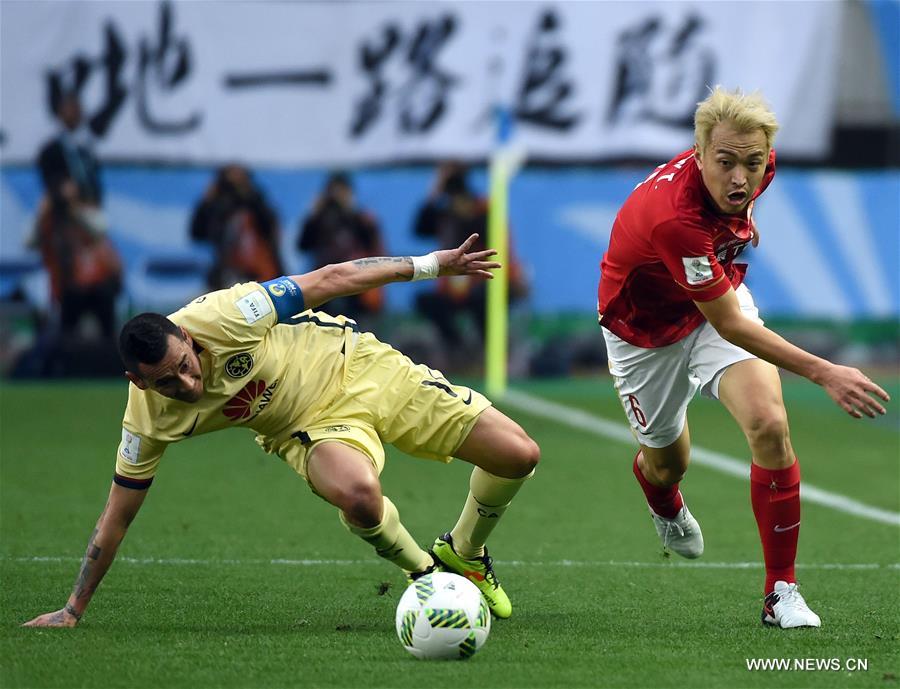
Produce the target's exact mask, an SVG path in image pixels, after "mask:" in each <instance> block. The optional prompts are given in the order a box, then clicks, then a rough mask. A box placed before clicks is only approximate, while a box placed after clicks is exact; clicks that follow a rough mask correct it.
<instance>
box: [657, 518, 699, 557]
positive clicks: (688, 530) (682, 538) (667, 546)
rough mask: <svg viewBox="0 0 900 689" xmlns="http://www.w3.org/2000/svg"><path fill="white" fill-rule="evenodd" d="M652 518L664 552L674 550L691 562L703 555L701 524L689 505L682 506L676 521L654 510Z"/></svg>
mask: <svg viewBox="0 0 900 689" xmlns="http://www.w3.org/2000/svg"><path fill="white" fill-rule="evenodd" d="M650 516H651V517H652V518H653V525H654V526H655V527H656V533H658V534H659V539H660V540H661V541H662V546H663V550H664V551H666V552H668V551H669V550H674V551H675V552H676V553H678V554H679V555H681V557H686V558H688V559H690V560H693V559H694V558H697V557H700V556H701V555H703V534H702V533H701V531H700V524H698V523H697V520H696V519H694V516H693V515H692V514H691V512H690V510H688V508H687V505H682V507H681V510H679V512H678V514H677V515H675V518H674V519H666V518H665V517H660V516H659V515H658V514H656V512H654V511H653V509H652V508H651V510H650Z"/></svg>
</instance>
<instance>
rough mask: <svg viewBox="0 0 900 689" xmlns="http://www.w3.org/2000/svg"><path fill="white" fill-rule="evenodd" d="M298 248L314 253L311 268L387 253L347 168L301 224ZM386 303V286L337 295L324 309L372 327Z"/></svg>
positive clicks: (334, 177)
mask: <svg viewBox="0 0 900 689" xmlns="http://www.w3.org/2000/svg"><path fill="white" fill-rule="evenodd" d="M297 250H298V251H300V252H307V253H309V254H311V257H312V265H311V266H310V269H311V270H314V269H316V268H321V267H323V266H327V265H329V264H335V263H343V262H344V261H353V260H356V259H358V258H364V257H366V256H379V255H382V254H384V253H385V250H384V242H383V241H382V238H381V229H380V228H379V226H378V221H377V220H376V219H375V216H373V215H372V214H371V213H368V212H366V211H364V210H363V209H361V208H360V207H359V206H358V205H357V203H356V197H355V194H354V191H353V183H352V181H351V180H350V176H349V175H348V174H347V173H346V172H334V173H332V174H331V175H330V176H329V177H328V180H327V181H326V182H325V187H324V188H323V189H322V192H321V193H320V194H319V196H318V197H317V198H316V200H315V202H314V203H313V208H312V210H311V211H310V213H309V215H307V216H306V217H305V218H304V219H303V222H302V225H301V226H300V233H299V235H298V237H297ZM383 307H384V289H383V288H381V287H379V288H376V289H370V290H368V291H366V292H363V293H361V294H354V295H350V296H346V297H341V298H339V299H335V300H333V301H331V302H330V303H328V304H326V305H325V306H324V308H323V310H325V311H327V312H328V313H330V314H332V315H337V314H343V315H345V316H349V317H350V318H353V319H354V320H356V322H357V323H360V324H361V326H362V327H363V329H364V330H371V329H373V326H374V320H375V318H376V317H377V315H378V314H379V313H381V311H382V308H383Z"/></svg>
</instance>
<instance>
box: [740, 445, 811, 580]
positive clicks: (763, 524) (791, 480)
mask: <svg viewBox="0 0 900 689" xmlns="http://www.w3.org/2000/svg"><path fill="white" fill-rule="evenodd" d="M750 502H751V503H753V514H754V515H755V516H756V525H757V527H758V528H759V538H760V540H761V541H762V547H763V558H764V559H765V561H766V589H765V591H764V593H765V594H769V593H771V592H772V590H773V589H774V588H775V582H776V581H786V582H787V583H789V584H791V583H794V582H795V581H796V579H795V578H794V560H795V559H796V558H797V537H798V536H799V535H800V462H799V461H797V460H796V459H795V460H794V463H793V464H792V465H791V466H789V467H788V468H787V469H763V468H762V467H761V466H757V465H756V464H751V465H750Z"/></svg>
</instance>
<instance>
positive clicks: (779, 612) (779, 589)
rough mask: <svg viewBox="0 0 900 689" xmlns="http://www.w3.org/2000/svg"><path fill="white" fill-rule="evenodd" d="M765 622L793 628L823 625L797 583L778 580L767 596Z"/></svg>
mask: <svg viewBox="0 0 900 689" xmlns="http://www.w3.org/2000/svg"><path fill="white" fill-rule="evenodd" d="M762 621H763V624H770V625H772V626H773V627H781V628H782V629H792V628H793V627H821V626H822V620H820V619H819V616H818V615H817V614H816V613H814V612H813V611H812V610H810V609H809V606H808V605H807V604H806V601H805V600H803V596H801V595H800V591H798V590H797V584H789V583H787V582H786V581H776V582H775V590H774V591H772V593H770V594H769V595H768V596H766V601H765V603H763V611H762Z"/></svg>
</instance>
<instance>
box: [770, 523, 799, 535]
mask: <svg viewBox="0 0 900 689" xmlns="http://www.w3.org/2000/svg"><path fill="white" fill-rule="evenodd" d="M798 526H800V522H797V523H796V524H791V525H790V526H779V525H778V524H776V525H775V526H774V530H775V533H784V532H785V531H790V530H791V529H796V528H797V527H798Z"/></svg>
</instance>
